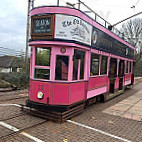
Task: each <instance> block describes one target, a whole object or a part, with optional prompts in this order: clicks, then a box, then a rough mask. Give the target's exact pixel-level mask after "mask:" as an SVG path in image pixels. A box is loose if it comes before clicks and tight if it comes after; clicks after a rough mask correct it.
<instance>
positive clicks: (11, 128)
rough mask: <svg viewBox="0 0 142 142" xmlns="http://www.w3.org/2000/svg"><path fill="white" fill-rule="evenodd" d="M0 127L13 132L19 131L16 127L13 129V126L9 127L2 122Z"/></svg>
mask: <svg viewBox="0 0 142 142" xmlns="http://www.w3.org/2000/svg"><path fill="white" fill-rule="evenodd" d="M0 125H1V126H3V127H6V128H8V129H10V130H12V131H14V132H18V131H19V129H17V128H16V127H13V126H11V125H9V124H7V123H5V122H2V121H0Z"/></svg>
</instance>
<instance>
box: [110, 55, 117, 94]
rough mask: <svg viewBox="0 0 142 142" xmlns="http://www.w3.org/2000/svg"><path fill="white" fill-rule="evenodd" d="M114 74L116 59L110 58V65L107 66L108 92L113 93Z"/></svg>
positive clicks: (115, 72)
mask: <svg viewBox="0 0 142 142" xmlns="http://www.w3.org/2000/svg"><path fill="white" fill-rule="evenodd" d="M116 74H117V60H116V59H114V58H111V59H110V67H109V78H110V88H109V92H110V93H114V89H115V80H116Z"/></svg>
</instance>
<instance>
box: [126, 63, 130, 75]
mask: <svg viewBox="0 0 142 142" xmlns="http://www.w3.org/2000/svg"><path fill="white" fill-rule="evenodd" d="M128 67H129V62H128V61H127V63H126V73H128Z"/></svg>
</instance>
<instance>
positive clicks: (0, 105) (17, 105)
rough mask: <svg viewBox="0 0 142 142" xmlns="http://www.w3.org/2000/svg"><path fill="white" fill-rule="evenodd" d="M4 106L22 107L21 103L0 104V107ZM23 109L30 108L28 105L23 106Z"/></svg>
mask: <svg viewBox="0 0 142 142" xmlns="http://www.w3.org/2000/svg"><path fill="white" fill-rule="evenodd" d="M6 106H16V107H20V108H21V107H22V105H19V104H0V107H6ZM23 108H25V109H30V108H29V107H26V106H23Z"/></svg>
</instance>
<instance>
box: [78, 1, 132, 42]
mask: <svg viewBox="0 0 142 142" xmlns="http://www.w3.org/2000/svg"><path fill="white" fill-rule="evenodd" d="M80 4H82V5H84V6H85V7H86V8H87V9H88V10H89V11H90V12H92V13H94V14H95V17H94V20H95V21H96V22H98V23H99V24H101V23H100V22H99V21H97V17H99V18H100V19H101V20H103V21H104V23H105V24H104V25H102V24H101V25H102V26H104V27H105V28H107V29H108V26H111V24H110V23H109V22H108V21H106V20H105V19H104V18H102V17H101V16H100V15H98V14H97V13H96V12H94V11H93V10H92V9H91V8H90V7H89V6H87V5H86V4H85V3H84V2H82V1H80ZM111 31H112V32H113V33H114V34H115V35H117V36H118V37H120V38H122V39H123V40H125V41H126V42H128V43H129V44H132V43H130V42H129V41H128V40H127V37H126V36H125V35H124V33H121V32H120V31H119V30H118V29H117V28H115V27H112V30H111Z"/></svg>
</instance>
